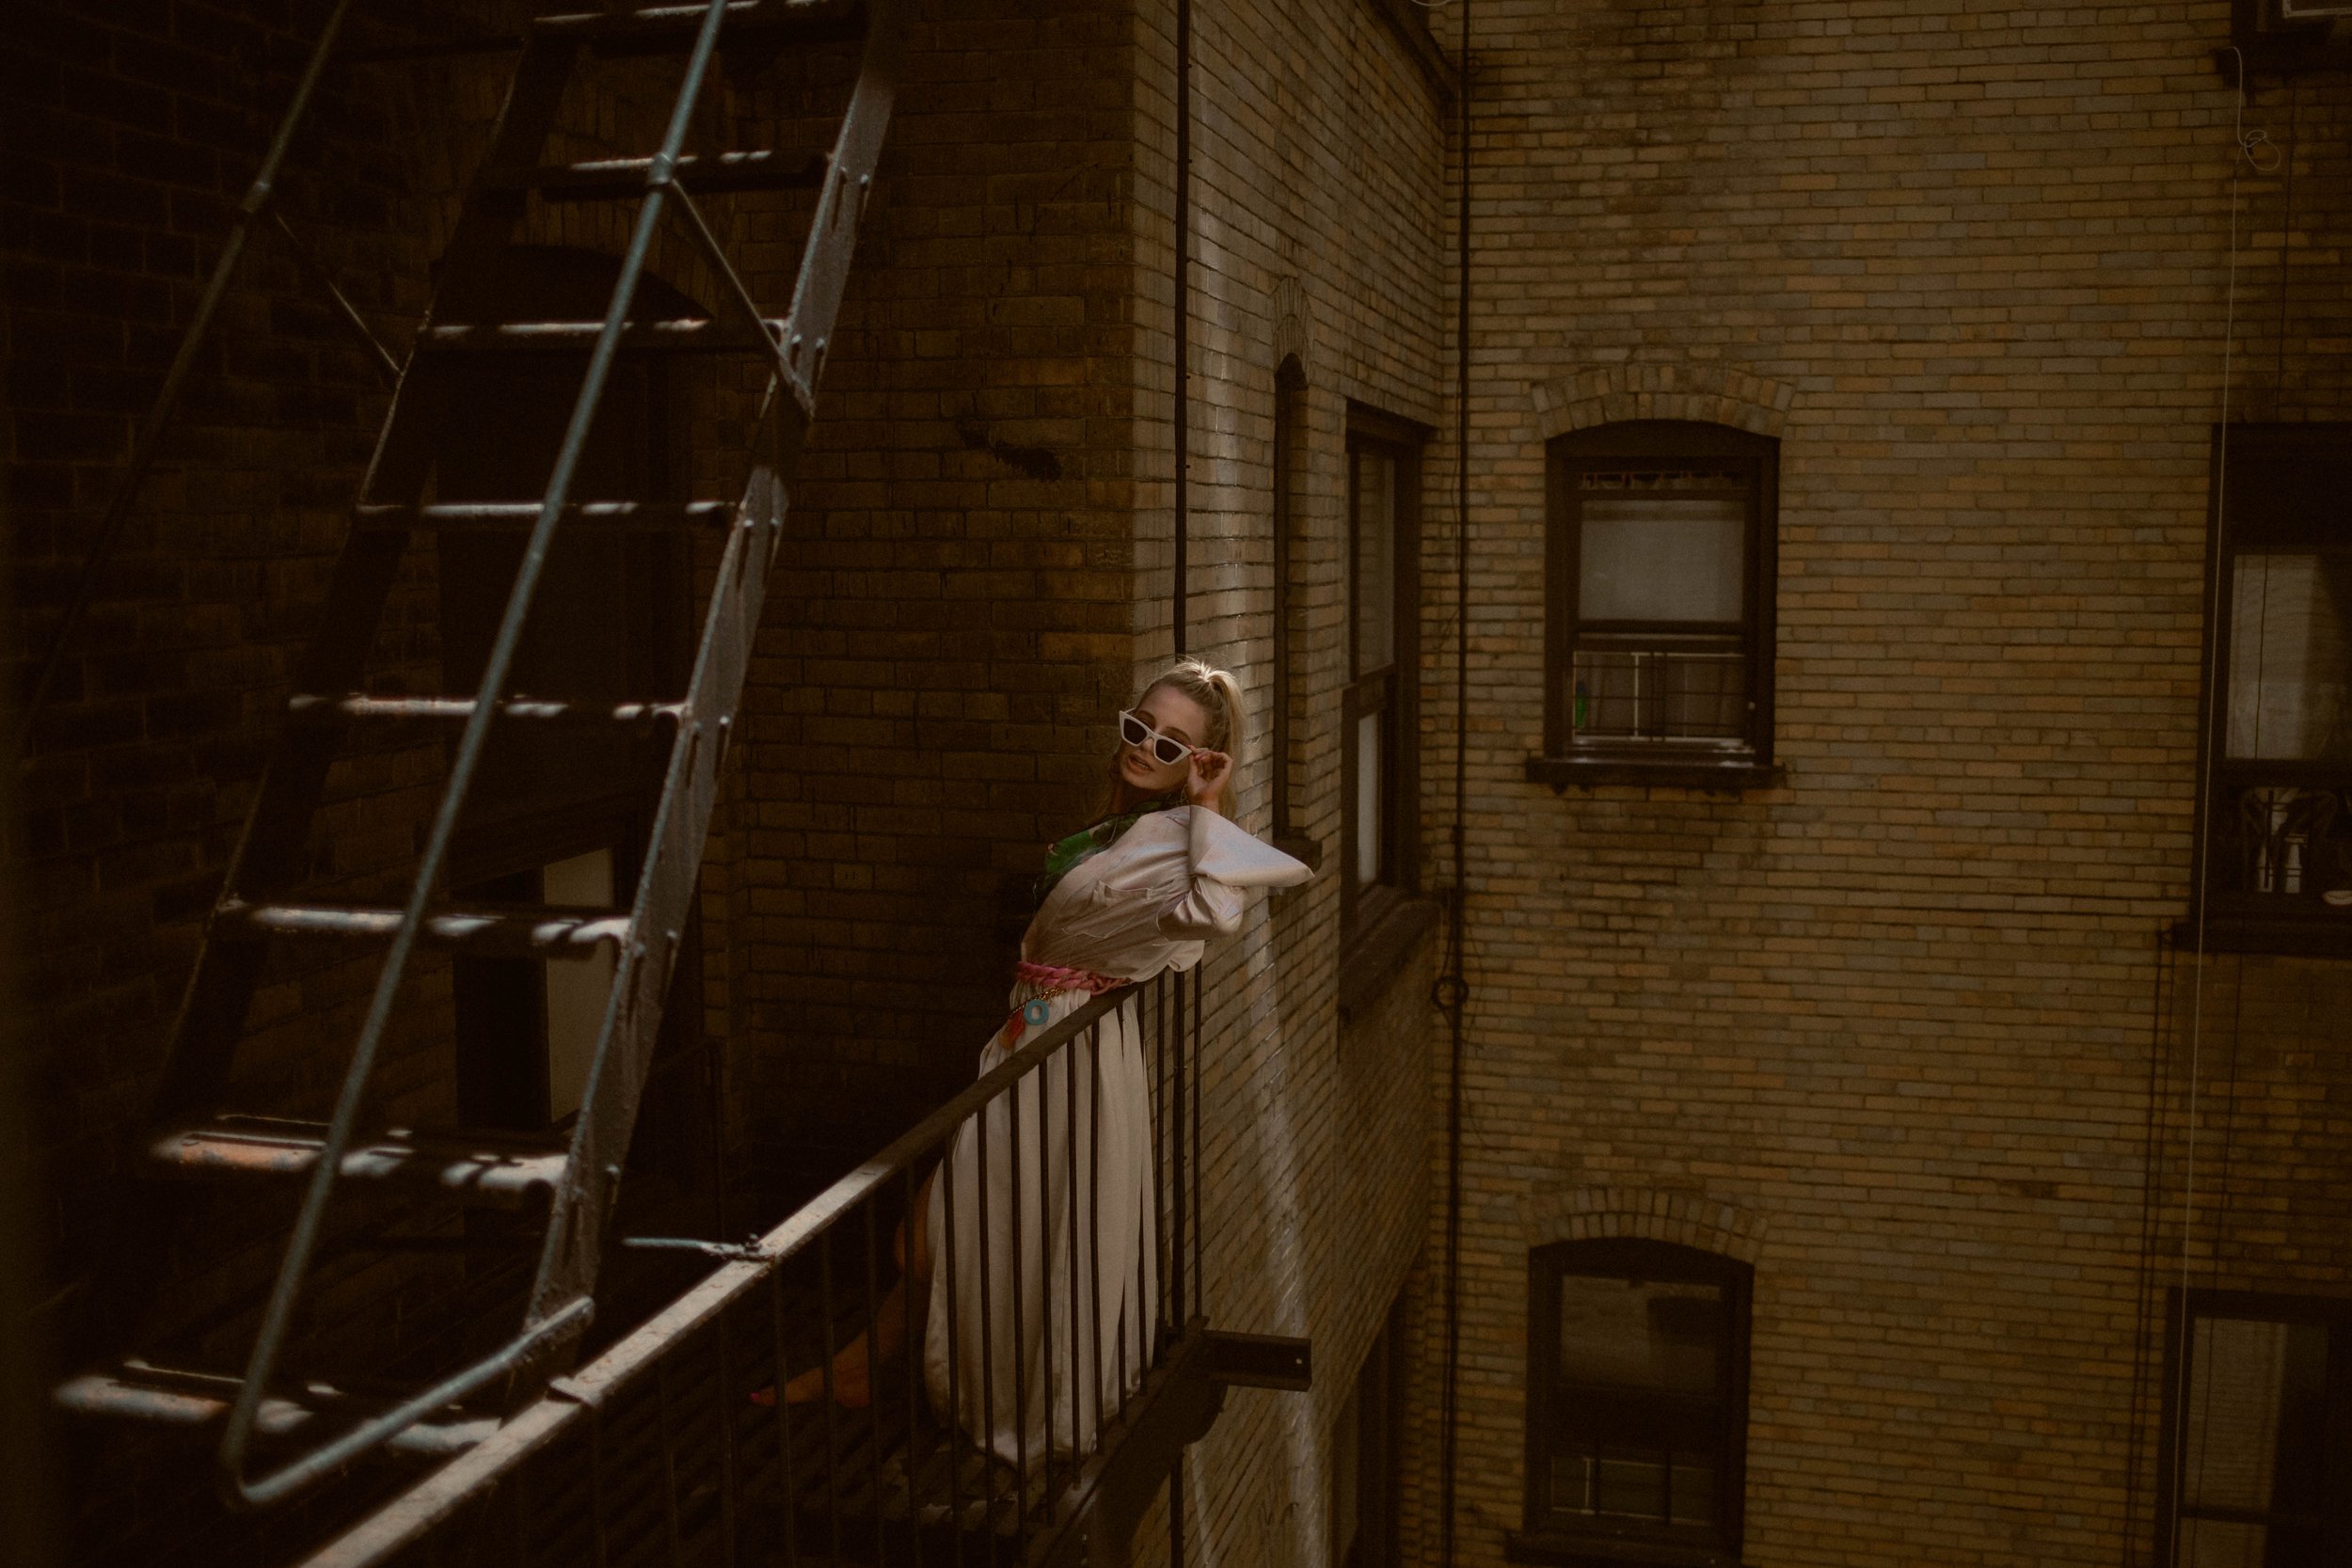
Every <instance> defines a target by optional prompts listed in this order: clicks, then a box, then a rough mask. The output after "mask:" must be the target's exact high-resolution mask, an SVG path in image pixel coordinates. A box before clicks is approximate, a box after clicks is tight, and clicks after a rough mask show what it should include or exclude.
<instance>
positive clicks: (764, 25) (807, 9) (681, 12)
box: [531, 0, 866, 55]
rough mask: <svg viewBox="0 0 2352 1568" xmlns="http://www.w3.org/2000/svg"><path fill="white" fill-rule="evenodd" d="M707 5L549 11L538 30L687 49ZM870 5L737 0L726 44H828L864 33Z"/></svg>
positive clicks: (626, 50) (845, 0) (599, 41)
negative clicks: (563, 12)
mask: <svg viewBox="0 0 2352 1568" xmlns="http://www.w3.org/2000/svg"><path fill="white" fill-rule="evenodd" d="M706 9H707V8H706V7H702V6H646V7H641V8H637V9H635V10H626V11H617V10H616V11H577V12H570V13H566V14H564V15H561V16H543V17H540V18H538V19H537V20H536V21H534V22H532V24H531V27H532V32H534V33H536V34H537V35H538V36H540V37H541V38H546V39H550V40H564V41H571V42H578V43H583V44H586V45H587V46H588V47H590V48H591V49H594V50H596V52H597V53H598V54H607V55H622V54H630V53H634V52H637V51H640V50H643V51H649V52H650V51H671V50H678V49H683V48H685V47H686V46H687V45H689V44H691V43H692V42H693V41H694V35H695V33H696V31H697V30H699V29H700V28H701V26H702V22H703V16H704V13H705V11H706ZM865 27H866V7H865V6H864V5H863V4H862V3H860V0H734V3H733V4H731V5H729V6H728V7H727V17H726V24H725V25H724V26H723V27H722V28H721V29H720V32H719V41H720V44H721V46H722V47H728V48H732V47H738V46H744V45H772V44H777V43H825V42H833V41H838V40H847V39H853V38H857V37H859V36H861V35H862V34H863V33H864V31H865Z"/></svg>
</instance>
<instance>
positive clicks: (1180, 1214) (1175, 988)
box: [1168, 974, 1185, 1329]
mask: <svg viewBox="0 0 2352 1568" xmlns="http://www.w3.org/2000/svg"><path fill="white" fill-rule="evenodd" d="M1168 994H1169V995H1170V996H1171V997H1172V998H1173V999H1174V1003H1175V1006H1174V1007H1173V1009H1172V1010H1173V1012H1174V1015H1175V1020H1176V1049H1175V1052H1174V1053H1173V1054H1174V1056H1175V1066H1176V1071H1175V1081H1174V1089H1173V1091H1172V1092H1173V1094H1174V1096H1175V1103H1174V1104H1173V1105H1172V1106H1171V1107H1170V1109H1171V1112H1172V1120H1173V1122H1174V1125H1173V1126H1172V1127H1170V1128H1169V1130H1168V1131H1169V1136H1170V1142H1169V1151H1170V1154H1171V1156H1172V1158H1171V1160H1170V1162H1169V1167H1168V1179H1169V1184H1170V1185H1171V1186H1173V1187H1174V1188H1175V1212H1174V1215H1173V1217H1172V1218H1171V1220H1170V1223H1169V1228H1170V1230H1171V1232H1172V1234H1171V1235H1170V1236H1169V1238H1168V1260H1169V1261H1170V1262H1172V1263H1173V1264H1175V1279H1174V1280H1173V1281H1172V1283H1171V1285H1170V1288H1169V1291H1168V1305H1169V1306H1170V1307H1171V1308H1172V1309H1173V1310H1174V1313H1175V1323H1173V1324H1172V1325H1171V1326H1173V1327H1176V1328H1179V1329H1181V1328H1182V1327H1183V1326H1184V1244H1185V1243H1184V1238H1185V1229H1184V1214H1185V1211H1184V1198H1185V1192H1184V1185H1185V1183H1184V1088H1185V1085H1184V976H1183V975H1181V974H1180V975H1178V976H1177V977H1176V982H1175V984H1174V985H1172V986H1170V987H1169V988H1168Z"/></svg>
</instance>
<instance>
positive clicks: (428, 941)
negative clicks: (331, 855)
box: [218, 899, 629, 958]
mask: <svg viewBox="0 0 2352 1568" xmlns="http://www.w3.org/2000/svg"><path fill="white" fill-rule="evenodd" d="M401 912H402V911H399V910H398V909H395V908H393V907H392V906H390V905H369V904H248V903H246V902H245V901H244V900H243V899H226V900H224V901H223V902H222V904H221V906H220V916H221V919H220V923H219V927H218V928H219V933H220V934H221V935H223V936H238V935H242V936H245V937H248V938H252V939H255V940H259V939H261V938H263V937H336V938H342V939H344V940H351V941H362V942H389V941H390V940H391V939H392V937H393V936H394V935H395V934H397V933H398V932H399V930H400V920H401ZM628 934H629V914H628V911H627V910H580V909H554V908H545V909H524V908H511V909H482V910H441V911H437V912H435V913H432V914H428V915H426V916H425V917H424V923H423V925H422V927H421V928H420V930H419V932H418V937H419V940H421V942H424V943H425V945H427V946H429V947H447V948H455V949H458V950H461V951H463V952H464V953H466V954H467V955H468V956H469V957H474V958H594V957H595V956H596V952H597V950H598V949H599V948H602V947H604V946H606V945H607V944H608V943H609V944H611V945H612V946H613V947H615V948H617V947H619V946H620V945H621V943H622V942H626V941H627V940H628Z"/></svg>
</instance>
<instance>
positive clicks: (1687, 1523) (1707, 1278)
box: [1513, 1237, 1753, 1568]
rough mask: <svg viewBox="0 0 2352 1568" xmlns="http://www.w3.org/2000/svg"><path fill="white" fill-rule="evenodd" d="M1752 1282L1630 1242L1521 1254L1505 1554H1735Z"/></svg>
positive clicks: (1706, 1560) (1726, 1264) (1665, 1249)
mask: <svg viewBox="0 0 2352 1568" xmlns="http://www.w3.org/2000/svg"><path fill="white" fill-rule="evenodd" d="M1752 1275H1753V1271H1752V1270H1751V1269H1750V1268H1749V1266H1748V1265H1747V1264H1745V1263H1742V1262H1740V1261H1739V1260H1738V1259H1732V1258H1724V1257H1721V1256H1719V1255H1717V1254H1715V1253H1711V1252H1702V1251H1700V1250H1699V1249H1697V1248H1696V1247H1687V1246H1678V1245H1676V1244H1675V1243H1671V1242H1653V1241H1645V1240H1641V1239H1637V1238H1632V1237H1609V1238H1605V1239H1600V1240H1594V1241H1581V1242H1561V1243H1554V1244H1552V1245H1550V1246H1542V1247H1537V1248H1535V1249H1534V1251H1532V1252H1531V1253H1529V1254H1528V1293H1529V1301H1528V1355H1527V1376H1528V1389H1527V1486H1526V1504H1527V1508H1526V1518H1525V1526H1526V1528H1525V1531H1524V1533H1523V1534H1522V1535H1521V1536H1519V1537H1518V1538H1516V1539H1515V1541H1514V1542H1513V1544H1514V1546H1515V1547H1517V1548H1521V1549H1520V1550H1518V1551H1516V1552H1515V1554H1514V1555H1516V1556H1521V1557H1524V1558H1528V1559H1533V1560H1548V1559H1549V1558H1551V1557H1552V1556H1553V1554H1554V1553H1558V1554H1563V1560H1565V1559H1566V1557H1568V1556H1572V1557H1573V1560H1576V1561H1580V1562H1590V1561H1611V1560H1615V1559H1614V1558H1613V1557H1612V1556H1611V1555H1610V1554H1611V1552H1612V1549H1616V1550H1618V1551H1621V1552H1622V1553H1623V1554H1624V1557H1625V1560H1628V1561H1641V1562H1663V1563H1687V1564H1690V1565H1692V1568H1701V1565H1712V1564H1718V1563H1724V1564H1728V1563H1734V1562H1736V1561H1737V1560H1738V1558H1739V1551H1740V1499H1741V1493H1742V1480H1743V1472H1744V1469H1745V1465H1744V1461H1745V1455H1746V1448H1747V1424H1748V1300H1749V1290H1750V1284H1751V1279H1752Z"/></svg>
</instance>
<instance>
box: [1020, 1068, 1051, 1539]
mask: <svg viewBox="0 0 2352 1568" xmlns="http://www.w3.org/2000/svg"><path fill="white" fill-rule="evenodd" d="M1046 1071H1047V1065H1046V1064H1044V1063H1040V1064H1039V1066H1038V1069H1037V1072H1036V1073H1035V1074H1034V1076H1035V1078H1036V1080H1037V1125H1038V1138H1039V1145H1038V1149H1039V1153H1038V1163H1037V1244H1038V1258H1039V1260H1040V1261H1041V1263H1042V1264H1043V1265H1044V1266H1043V1267H1042V1268H1041V1269H1040V1270H1039V1271H1038V1275H1039V1277H1040V1279H1041V1281H1043V1284H1042V1287H1041V1290H1040V1291H1039V1292H1038V1293H1039V1295H1040V1296H1041V1298H1043V1299H1041V1301H1040V1302H1039V1304H1038V1331H1039V1335H1040V1340H1039V1343H1040V1347H1041V1348H1040V1352H1039V1364H1040V1365H1041V1366H1042V1367H1043V1368H1044V1370H1045V1388H1044V1395H1045V1493H1046V1496H1047V1497H1052V1496H1053V1491H1054V1302H1053V1277H1054V1263H1053V1256H1054V1216H1053V1182H1052V1181H1050V1180H1048V1179H1047V1178H1048V1176H1049V1175H1050V1173H1049V1172H1048V1171H1047V1169H1046V1155H1045V1150H1046V1149H1047V1148H1051V1147H1052V1145H1053V1141H1054V1140H1053V1139H1052V1138H1050V1137H1047V1136H1046V1135H1045V1134H1046V1124H1047V1123H1048V1121H1050V1120H1051V1119H1052V1115H1053V1112H1052V1108H1051V1107H1050V1106H1049V1105H1048V1104H1047V1103H1046V1096H1045V1073H1046ZM1022 1490H1023V1492H1024V1493H1026V1492H1027V1490H1028V1487H1027V1483H1026V1482H1025V1481H1024V1483H1023V1486H1022Z"/></svg>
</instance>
